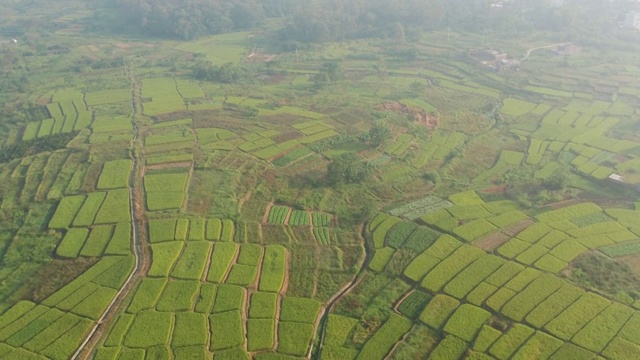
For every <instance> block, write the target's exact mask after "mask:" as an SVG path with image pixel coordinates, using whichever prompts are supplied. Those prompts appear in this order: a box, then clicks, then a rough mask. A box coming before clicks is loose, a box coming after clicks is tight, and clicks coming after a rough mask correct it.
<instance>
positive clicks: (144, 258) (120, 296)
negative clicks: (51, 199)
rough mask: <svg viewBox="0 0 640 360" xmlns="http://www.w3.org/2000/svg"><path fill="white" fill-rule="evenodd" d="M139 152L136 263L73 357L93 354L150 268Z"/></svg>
mask: <svg viewBox="0 0 640 360" xmlns="http://www.w3.org/2000/svg"><path fill="white" fill-rule="evenodd" d="M125 72H126V74H127V78H128V79H129V81H130V83H131V85H132V89H131V108H132V113H131V122H132V125H133V128H134V130H135V135H134V138H133V140H132V142H133V144H134V146H135V144H136V142H137V141H138V138H139V129H138V126H137V125H136V122H135V117H136V114H137V113H138V109H139V106H138V105H139V104H141V98H140V83H139V82H138V81H137V80H136V78H135V74H134V73H133V69H131V67H130V66H129V65H128V64H126V61H125ZM137 153H139V152H135V151H131V152H130V157H131V159H132V160H133V166H132V167H131V171H130V173H129V211H130V215H131V248H132V250H133V255H134V256H135V260H136V262H135V266H134V269H133V271H132V272H131V274H130V275H129V277H128V278H127V280H126V281H125V282H124V284H123V285H122V287H121V288H120V290H119V291H118V293H117V294H116V296H115V297H114V298H113V300H112V301H111V303H110V304H109V306H107V308H106V310H105V311H104V312H103V314H102V316H101V317H100V318H99V319H98V321H97V322H96V325H95V326H94V327H93V328H92V329H91V331H90V332H89V334H88V335H87V337H86V338H85V339H84V341H83V342H82V343H81V344H80V346H79V347H78V350H76V352H75V353H74V354H73V356H72V357H71V359H74V360H75V359H88V358H89V356H90V355H91V354H92V352H93V350H94V348H95V346H96V345H97V344H98V342H99V341H100V339H101V338H102V337H103V335H104V333H105V331H106V330H107V329H108V328H109V324H110V323H111V321H112V320H113V319H114V317H115V315H116V314H117V312H118V310H119V308H120V306H121V305H122V303H123V302H124V300H125V299H126V298H127V296H128V295H129V293H130V292H131V290H132V289H133V288H134V287H135V286H136V284H137V280H138V279H139V278H140V277H141V276H142V275H144V274H146V272H147V271H148V269H149V265H150V263H151V261H150V258H149V257H150V254H149V253H148V252H147V251H145V247H144V245H146V243H147V241H146V240H145V239H146V236H147V231H146V227H145V219H144V206H143V198H142V192H141V191H140V189H138V188H137V187H136V184H139V183H140V181H137V180H139V179H140V177H139V176H140V170H139V168H140V167H141V166H142V164H141V161H140V159H139V158H138V157H137V156H136V154H137Z"/></svg>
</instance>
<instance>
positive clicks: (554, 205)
mask: <svg viewBox="0 0 640 360" xmlns="http://www.w3.org/2000/svg"><path fill="white" fill-rule="evenodd" d="M579 203H580V200H578V199H571V200H565V201H560V202H556V203H551V204H547V205H545V206H544V209H549V210H556V209H561V208H564V207H568V206H571V205H575V204H579Z"/></svg>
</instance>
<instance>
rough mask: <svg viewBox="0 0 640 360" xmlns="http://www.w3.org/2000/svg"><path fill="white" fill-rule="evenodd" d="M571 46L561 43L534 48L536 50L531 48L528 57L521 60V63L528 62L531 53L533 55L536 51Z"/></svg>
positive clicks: (567, 43)
mask: <svg viewBox="0 0 640 360" xmlns="http://www.w3.org/2000/svg"><path fill="white" fill-rule="evenodd" d="M571 44H572V43H571V42H565V43H559V44H551V45H545V46H538V47H534V48H531V49H529V50H527V55H525V56H524V57H523V58H522V59H520V61H525V60H527V59H528V58H529V56H531V53H533V52H534V51H536V50H542V49H549V48H552V47H556V46H564V45H571Z"/></svg>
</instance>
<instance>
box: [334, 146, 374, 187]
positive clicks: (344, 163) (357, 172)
mask: <svg viewBox="0 0 640 360" xmlns="http://www.w3.org/2000/svg"><path fill="white" fill-rule="evenodd" d="M327 170H328V178H329V181H330V182H331V183H333V184H340V183H350V184H353V183H358V182H362V181H364V180H365V179H366V178H367V177H369V176H370V175H371V172H372V171H373V168H372V166H371V164H370V163H368V162H366V161H363V160H362V159H360V157H359V156H358V155H356V154H354V153H345V154H342V155H340V156H338V157H336V158H335V159H333V160H332V161H331V164H329V166H328V168H327Z"/></svg>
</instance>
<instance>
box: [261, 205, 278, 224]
mask: <svg viewBox="0 0 640 360" xmlns="http://www.w3.org/2000/svg"><path fill="white" fill-rule="evenodd" d="M273 204H275V200H271V201H269V203H268V204H267V209H266V210H265V211H264V215H262V224H263V225H264V224H268V223H269V213H270V212H271V208H272V207H273Z"/></svg>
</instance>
